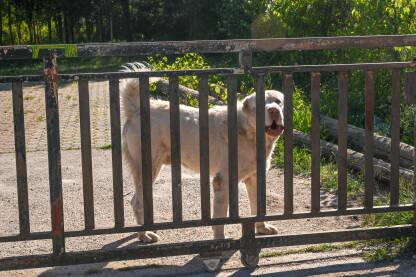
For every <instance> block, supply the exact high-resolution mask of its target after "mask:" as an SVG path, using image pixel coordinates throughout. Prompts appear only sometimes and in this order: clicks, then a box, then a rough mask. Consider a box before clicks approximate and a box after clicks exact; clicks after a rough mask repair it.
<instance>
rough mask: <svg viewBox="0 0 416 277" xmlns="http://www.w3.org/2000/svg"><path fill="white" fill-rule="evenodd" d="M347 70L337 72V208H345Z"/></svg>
mask: <svg viewBox="0 0 416 277" xmlns="http://www.w3.org/2000/svg"><path fill="white" fill-rule="evenodd" d="M347 114H348V72H347V71H341V72H339V74H338V155H337V163H338V209H339V210H345V209H346V208H347V138H348V132H347Z"/></svg>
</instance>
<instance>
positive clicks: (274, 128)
mask: <svg viewBox="0 0 416 277" xmlns="http://www.w3.org/2000/svg"><path fill="white" fill-rule="evenodd" d="M283 129H284V127H283V126H282V125H277V123H276V120H273V123H272V125H270V126H266V134H268V135H269V136H272V137H277V136H279V135H280V134H281V133H282V132H283Z"/></svg>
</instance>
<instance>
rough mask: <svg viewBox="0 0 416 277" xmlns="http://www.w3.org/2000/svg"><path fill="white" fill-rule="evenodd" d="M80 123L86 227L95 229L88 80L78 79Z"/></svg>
mask: <svg viewBox="0 0 416 277" xmlns="http://www.w3.org/2000/svg"><path fill="white" fill-rule="evenodd" d="M78 95H79V96H78V97H79V123H80V132H81V159H82V189H83V196H84V224H85V229H94V227H95V223H94V189H93V178H92V159H91V129H90V128H91V127H90V99H89V89H88V81H87V80H79V81H78Z"/></svg>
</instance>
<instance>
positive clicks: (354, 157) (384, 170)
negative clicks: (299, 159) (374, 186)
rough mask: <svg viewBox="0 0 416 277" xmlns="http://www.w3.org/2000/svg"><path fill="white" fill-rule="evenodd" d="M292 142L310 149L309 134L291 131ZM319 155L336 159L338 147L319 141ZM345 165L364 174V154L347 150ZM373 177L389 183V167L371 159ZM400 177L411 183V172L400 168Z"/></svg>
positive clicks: (378, 160) (388, 164) (387, 164)
mask: <svg viewBox="0 0 416 277" xmlns="http://www.w3.org/2000/svg"><path fill="white" fill-rule="evenodd" d="M293 138H294V142H295V144H297V145H301V146H305V147H308V148H309V149H310V148H311V147H312V137H311V135H309V134H305V133H303V132H300V131H298V130H293ZM320 149H321V155H322V156H324V157H327V158H330V157H336V155H337V153H338V146H337V145H336V144H333V143H330V142H327V141H325V140H321V141H320ZM347 165H348V167H349V168H351V169H355V170H358V171H361V172H364V169H365V157H364V154H362V153H360V152H357V151H354V150H351V149H348V150H347ZM373 166H374V177H375V179H377V180H379V181H383V182H389V181H390V176H391V173H390V171H391V169H390V168H391V165H390V163H387V162H385V161H383V160H380V159H376V158H374V159H373ZM399 175H400V177H402V178H404V179H406V180H408V181H411V180H413V172H412V171H411V170H408V169H404V168H400V170H399Z"/></svg>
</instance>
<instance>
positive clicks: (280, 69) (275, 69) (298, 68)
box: [250, 61, 416, 73]
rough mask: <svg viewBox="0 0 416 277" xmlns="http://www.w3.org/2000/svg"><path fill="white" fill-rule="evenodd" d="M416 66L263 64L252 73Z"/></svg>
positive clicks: (406, 65) (388, 64)
mask: <svg viewBox="0 0 416 277" xmlns="http://www.w3.org/2000/svg"><path fill="white" fill-rule="evenodd" d="M413 67H416V63H415V62H414V61H412V62H384V63H355V64H322V65H289V66H262V67H253V68H251V69H250V72H251V73H273V72H287V73H295V72H318V71H319V72H328V71H331V72H334V71H348V70H378V69H404V68H413Z"/></svg>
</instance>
